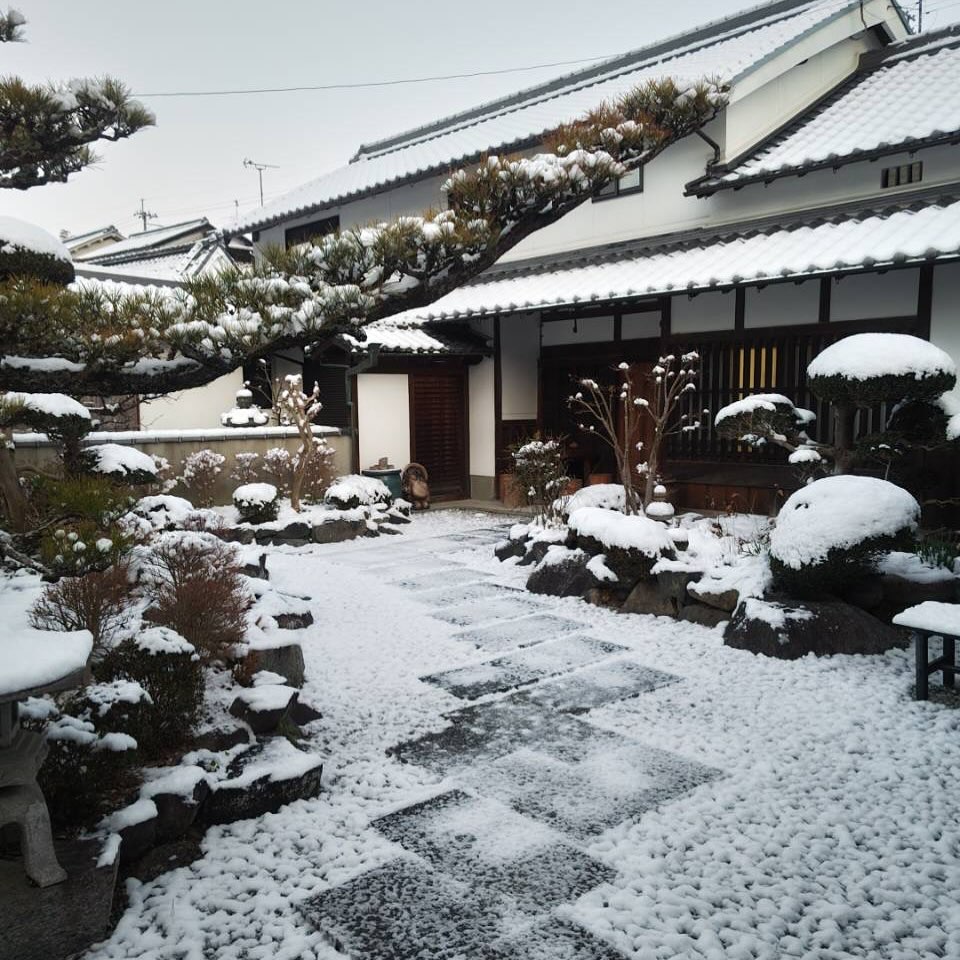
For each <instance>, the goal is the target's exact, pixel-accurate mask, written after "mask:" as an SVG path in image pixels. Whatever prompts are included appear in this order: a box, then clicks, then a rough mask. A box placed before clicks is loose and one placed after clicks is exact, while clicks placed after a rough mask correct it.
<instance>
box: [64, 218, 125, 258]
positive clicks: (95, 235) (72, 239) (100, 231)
mask: <svg viewBox="0 0 960 960" xmlns="http://www.w3.org/2000/svg"><path fill="white" fill-rule="evenodd" d="M61 239H62V240H63V245H64V246H65V247H66V248H67V249H68V250H69V251H70V253H71V254H76V251H77V250H79V249H80V248H81V247H88V246H90V245H91V244H95V243H96V244H102V243H106V242H109V241H120V240H123V239H124V236H123V234H122V233H121V232H120V231H119V230H118V229H117V228H116V227H115V226H113V224H110V225H109V226H106V227H98V228H97V229H96V230H88V231H87V232H86V233H78V234H76V235H75V236H67V237H64V236H62V235H61Z"/></svg>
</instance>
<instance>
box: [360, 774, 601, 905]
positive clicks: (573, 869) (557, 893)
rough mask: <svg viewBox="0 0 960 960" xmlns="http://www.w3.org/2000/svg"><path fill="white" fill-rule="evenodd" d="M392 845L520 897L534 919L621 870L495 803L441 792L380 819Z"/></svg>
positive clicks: (447, 870) (467, 878) (493, 889)
mask: <svg viewBox="0 0 960 960" xmlns="http://www.w3.org/2000/svg"><path fill="white" fill-rule="evenodd" d="M372 825H373V826H374V827H376V828H377V829H378V830H379V831H380V832H381V833H383V834H384V835H385V836H386V837H388V838H389V839H390V840H393V841H394V842H395V843H399V844H401V845H402V846H403V847H404V849H406V850H408V851H409V852H411V853H416V854H419V855H420V856H421V857H423V859H424V860H426V861H427V862H428V863H430V864H431V865H432V866H434V867H436V868H437V869H438V870H442V871H444V872H445V873H447V874H449V875H450V876H452V877H455V878H456V879H458V880H464V881H466V882H468V883H473V884H475V885H477V886H480V887H483V888H484V889H486V890H488V891H490V892H492V893H493V892H495V893H501V894H504V895H506V896H509V897H511V898H513V900H514V901H515V902H516V904H517V906H518V907H519V908H520V909H521V910H523V911H524V912H528V913H542V912H544V911H545V910H549V909H551V908H552V907H554V906H557V905H558V904H561V903H569V902H572V901H573V900H576V899H577V898H578V897H580V896H582V895H583V894H584V893H586V892H587V891H588V890H591V889H593V888H594V887H596V886H599V885H600V884H601V883H606V882H609V881H612V880H613V879H614V877H615V876H616V871H615V870H613V869H611V868H610V867H607V866H606V865H604V864H602V863H600V862H599V861H597V860H594V859H593V858H592V857H588V856H587V855H586V854H585V853H582V852H581V851H580V850H577V849H575V848H574V847H572V846H570V845H569V844H566V843H562V842H558V841H559V840H560V838H559V837H558V835H557V834H556V833H555V832H554V831H553V830H551V829H549V828H548V827H546V826H544V825H543V824H541V823H537V822H536V821H534V820H530V819H528V818H527V817H524V816H521V815H520V814H518V813H516V812H514V811H513V810H511V809H510V808H509V807H506V806H504V805H503V804H502V803H499V802H497V801H496V800H489V799H485V798H482V797H471V796H469V795H468V794H465V793H461V792H460V791H452V792H450V793H445V794H441V795H440V796H437V797H433V798H431V799H430V800H427V801H425V802H423V803H418V804H416V805H414V806H412V807H407V808H406V809H404V810H400V811H398V812H396V813H391V814H389V815H388V816H386V817H381V818H380V819H379V820H375V821H374V822H373V824H372Z"/></svg>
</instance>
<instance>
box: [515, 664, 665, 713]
mask: <svg viewBox="0 0 960 960" xmlns="http://www.w3.org/2000/svg"><path fill="white" fill-rule="evenodd" d="M679 679H680V678H679V677H678V676H676V675H675V674H672V673H664V672H663V671H662V670H654V669H653V668H652V667H647V666H644V665H643V664H642V663H637V662H636V661H635V660H608V661H605V662H603V663H596V664H592V665H590V666H587V667H584V668H583V669H582V670H577V671H576V672H575V673H570V674H565V675H563V676H558V677H551V678H550V679H547V680H544V681H543V682H542V683H538V684H536V686H534V687H531V688H530V689H529V690H523V691H521V692H519V693H517V696H518V697H524V698H527V699H529V700H531V701H533V702H534V703H539V704H542V705H543V706H545V707H550V708H551V709H553V710H563V711H566V712H567V713H586V712H587V711H588V710H593V709H594V708H595V707H602V706H605V705H606V704H608V703H615V702H617V701H618V700H629V699H631V698H632V697H637V696H639V695H640V694H641V693H649V692H650V691H651V690H656V689H657V687H663V686H666V685H667V684H668V683H676V682H677V681H678V680H679Z"/></svg>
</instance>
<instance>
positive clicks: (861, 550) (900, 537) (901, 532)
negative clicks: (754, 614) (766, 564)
mask: <svg viewBox="0 0 960 960" xmlns="http://www.w3.org/2000/svg"><path fill="white" fill-rule="evenodd" d="M919 520H920V505H919V504H918V503H917V501H916V500H915V499H914V498H913V497H912V496H911V495H910V494H909V493H908V492H907V491H906V490H904V489H903V488H902V487H898V486H896V485H895V484H892V483H889V482H888V481H886V480H878V479H876V478H875V477H858V476H849V475H843V476H834V477H824V478H822V479H820V480H815V481H814V482H813V483H811V484H808V485H807V486H806V487H803V488H802V489H801V490H798V491H797V492H796V493H794V494H792V495H791V496H790V497H789V498H788V499H787V501H786V503H784V505H783V507H782V508H781V510H780V513H779V515H778V516H777V523H776V527H775V528H774V530H773V532H772V533H771V535H770V567H771V570H772V572H773V577H774V583H775V584H776V586H778V587H780V588H781V589H783V590H785V591H786V592H787V593H789V594H790V595H792V596H797V597H805V596H812V595H817V594H824V593H836V592H841V591H842V590H843V589H844V588H845V587H847V586H849V585H850V584H852V583H855V582H856V581H857V580H859V579H861V578H862V577H863V576H864V575H865V574H867V573H869V572H870V570H871V569H872V568H873V564H874V561H875V560H876V558H877V555H878V554H880V553H881V552H884V551H889V550H903V549H909V546H910V544H911V543H912V542H913V534H914V531H915V530H916V529H917V525H918V523H919Z"/></svg>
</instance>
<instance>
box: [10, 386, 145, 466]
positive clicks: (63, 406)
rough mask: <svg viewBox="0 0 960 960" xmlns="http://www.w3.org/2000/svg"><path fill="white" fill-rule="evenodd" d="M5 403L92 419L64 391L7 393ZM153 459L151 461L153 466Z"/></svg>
mask: <svg viewBox="0 0 960 960" xmlns="http://www.w3.org/2000/svg"><path fill="white" fill-rule="evenodd" d="M0 402H3V403H5V404H10V405H14V404H18V405H20V406H22V407H24V408H25V409H26V410H28V411H29V412H30V413H38V414H42V415H43V416H45V417H79V418H80V419H81V420H89V419H90V411H89V410H88V409H87V408H86V407H85V406H84V405H83V404H82V403H80V401H79V400H74V399H73V397H68V396H67V395H66V394H63V393H15V392H11V393H5V394H3V396H2V397H0ZM152 464H153V461H151V466H152Z"/></svg>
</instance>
